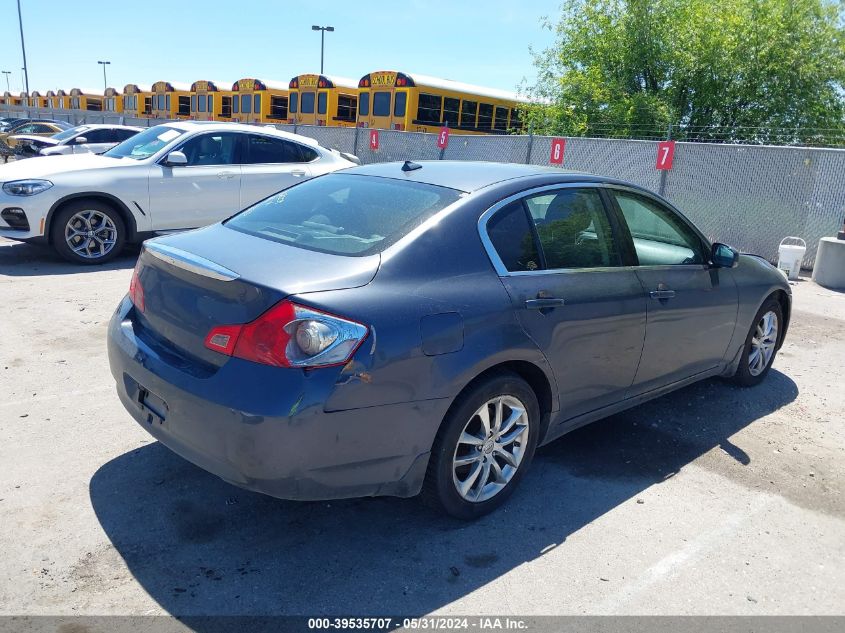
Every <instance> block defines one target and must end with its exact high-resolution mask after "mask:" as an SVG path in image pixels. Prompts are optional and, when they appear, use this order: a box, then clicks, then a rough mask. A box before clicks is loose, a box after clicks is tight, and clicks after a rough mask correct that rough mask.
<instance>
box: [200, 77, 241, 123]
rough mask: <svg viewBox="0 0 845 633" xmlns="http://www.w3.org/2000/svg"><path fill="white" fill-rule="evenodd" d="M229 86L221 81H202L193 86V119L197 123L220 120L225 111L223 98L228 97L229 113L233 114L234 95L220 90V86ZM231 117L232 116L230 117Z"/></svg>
mask: <svg viewBox="0 0 845 633" xmlns="http://www.w3.org/2000/svg"><path fill="white" fill-rule="evenodd" d="M225 85H228V84H224V83H221V82H219V81H207V80H204V79H203V80H200V81H195V82H194V83H192V84H191V118H192V119H196V120H197V121H214V120H216V119H219V118H220V113H221V111H222V109H223V101H222V98H221V97H224V96H228V97H229V99H228V104H229V111H230V112H231V108H232V106H231V103H232V96H231V95H232V93H231V92H228V91H226V92H224V91H221V90H220V86H225ZM230 117H231V115H230Z"/></svg>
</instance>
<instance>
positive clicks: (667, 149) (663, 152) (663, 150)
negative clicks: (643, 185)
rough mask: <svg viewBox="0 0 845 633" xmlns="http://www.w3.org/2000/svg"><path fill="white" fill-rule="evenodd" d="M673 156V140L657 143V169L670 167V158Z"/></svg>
mask: <svg viewBox="0 0 845 633" xmlns="http://www.w3.org/2000/svg"><path fill="white" fill-rule="evenodd" d="M674 157H675V141H660V142H659V143H658V144H657V169H662V170H669V169H672V159H673V158H674Z"/></svg>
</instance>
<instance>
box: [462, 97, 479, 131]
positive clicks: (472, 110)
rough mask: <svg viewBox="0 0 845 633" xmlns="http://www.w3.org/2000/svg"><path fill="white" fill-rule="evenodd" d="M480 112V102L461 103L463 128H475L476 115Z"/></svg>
mask: <svg viewBox="0 0 845 633" xmlns="http://www.w3.org/2000/svg"><path fill="white" fill-rule="evenodd" d="M477 112H478V101H463V102H461V127H475V115H476V113H477Z"/></svg>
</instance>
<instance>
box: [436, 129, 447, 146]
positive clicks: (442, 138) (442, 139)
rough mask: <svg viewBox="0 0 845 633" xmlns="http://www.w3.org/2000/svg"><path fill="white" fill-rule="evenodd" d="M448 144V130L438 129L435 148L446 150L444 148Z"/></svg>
mask: <svg viewBox="0 0 845 633" xmlns="http://www.w3.org/2000/svg"><path fill="white" fill-rule="evenodd" d="M448 144H449V128H447V127H442V128H440V132H438V133H437V147H439V148H440V149H446V146H447V145H448Z"/></svg>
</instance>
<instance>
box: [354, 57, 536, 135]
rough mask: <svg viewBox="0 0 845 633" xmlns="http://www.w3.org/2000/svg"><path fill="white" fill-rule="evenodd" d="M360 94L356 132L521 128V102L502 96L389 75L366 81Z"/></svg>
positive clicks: (484, 131)
mask: <svg viewBox="0 0 845 633" xmlns="http://www.w3.org/2000/svg"><path fill="white" fill-rule="evenodd" d="M358 90H359V94H358V125H359V126H360V127H373V128H380V129H385V130H413V131H416V132H436V131H437V130H438V129H440V127H442V126H443V125H448V126H449V128H450V129H452V130H455V131H456V132H459V133H461V134H505V133H507V132H509V131H516V130H519V129H521V128H522V124H521V122H520V120H519V104H520V99H519V98H518V97H517V95H516V94H514V93H511V92H506V91H505V90H497V89H495V88H484V87H482V86H473V85H471V84H465V83H460V82H458V81H452V80H450V79H439V78H437V77H427V76H425V75H416V74H414V75H410V74H407V73H402V72H397V71H393V70H380V71H377V72H372V73H370V74H368V75H364V76H363V77H362V78H361V80H360V81H359V82H358Z"/></svg>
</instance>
